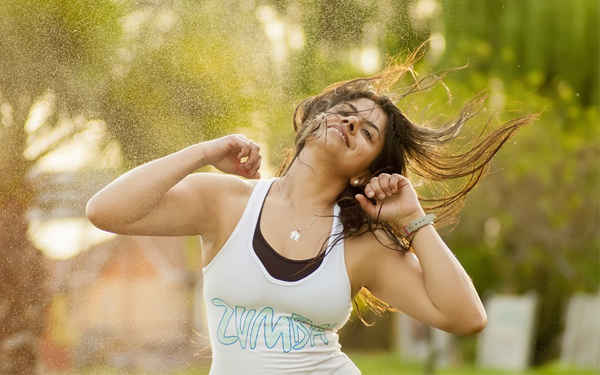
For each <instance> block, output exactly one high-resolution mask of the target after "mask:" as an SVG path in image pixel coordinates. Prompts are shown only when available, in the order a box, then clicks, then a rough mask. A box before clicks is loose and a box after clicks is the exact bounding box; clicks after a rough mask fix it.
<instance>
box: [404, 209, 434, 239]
mask: <svg viewBox="0 0 600 375" xmlns="http://www.w3.org/2000/svg"><path fill="white" fill-rule="evenodd" d="M433 219H435V215H434V214H429V215H425V216H423V217H422V218H419V219H417V220H413V221H411V222H410V223H408V224H406V225H405V226H403V227H402V234H403V235H404V237H409V236H410V235H411V234H414V233H415V232H416V231H417V230H419V228H422V227H424V226H425V225H427V224H433Z"/></svg>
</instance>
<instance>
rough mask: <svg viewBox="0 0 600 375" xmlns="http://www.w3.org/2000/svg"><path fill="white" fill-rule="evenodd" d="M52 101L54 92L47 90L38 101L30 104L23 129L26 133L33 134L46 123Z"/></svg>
mask: <svg viewBox="0 0 600 375" xmlns="http://www.w3.org/2000/svg"><path fill="white" fill-rule="evenodd" d="M53 102H54V94H52V93H50V92H48V93H46V95H44V96H43V97H42V98H41V99H40V101H38V102H37V103H35V104H34V105H32V106H31V110H30V111H29V114H28V116H27V120H26V121H25V131H26V132H27V134H33V133H34V132H35V131H37V130H38V129H39V128H40V127H41V126H42V125H44V124H45V123H46V120H47V119H48V116H50V114H51V113H52V103H53Z"/></svg>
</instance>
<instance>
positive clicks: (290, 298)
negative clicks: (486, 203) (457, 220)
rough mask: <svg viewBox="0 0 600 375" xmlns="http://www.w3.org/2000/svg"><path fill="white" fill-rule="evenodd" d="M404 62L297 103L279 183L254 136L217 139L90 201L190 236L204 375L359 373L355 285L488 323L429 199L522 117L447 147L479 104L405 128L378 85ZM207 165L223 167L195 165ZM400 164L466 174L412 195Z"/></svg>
mask: <svg viewBox="0 0 600 375" xmlns="http://www.w3.org/2000/svg"><path fill="white" fill-rule="evenodd" d="M412 60H414V55H413V56H412V57H411V59H409V60H408V61H407V62H406V63H405V64H403V65H392V66H390V67H389V68H388V69H387V70H386V71H384V72H383V73H381V74H379V75H377V76H374V77H371V78H366V79H356V80H351V81H347V82H341V83H338V84H335V85H332V86H330V87H328V88H326V89H325V90H324V91H323V92H322V93H320V94H319V95H317V96H315V97H311V98H308V99H306V100H305V101H304V102H302V103H301V104H300V105H299V106H298V107H297V108H296V112H295V114H294V120H293V121H294V127H295V129H296V133H297V136H296V141H295V149H294V152H293V153H291V154H290V157H289V159H288V161H287V162H286V163H285V164H284V166H283V167H282V169H281V170H280V172H279V176H280V177H279V178H274V179H269V180H259V179H260V173H259V167H260V164H261V155H260V147H259V145H257V144H256V143H254V142H253V141H251V140H248V139H247V138H245V137H244V136H243V135H228V136H226V137H223V138H219V139H214V140H211V141H208V142H202V143H199V144H195V145H193V146H190V147H188V148H186V149H183V150H181V151H179V152H176V153H174V154H171V155H168V156H166V157H163V158H160V159H158V160H155V161H152V162H150V163H147V164H145V165H142V166H140V167H137V168H135V169H133V170H131V171H129V172H127V173H126V174H124V175H123V176H121V177H119V178H118V179H117V180H115V181H114V182H112V183H111V184H110V185H108V186H107V187H105V188H104V189H103V190H101V191H100V192H99V193H98V194H96V195H95V196H94V197H93V198H92V199H91V200H90V202H89V203H88V206H87V214H88V216H89V218H90V220H91V221H92V222H93V223H94V224H95V225H96V226H97V227H99V228H101V229H104V230H107V231H111V232H115V233H120V234H128V235H150V236H187V235H201V237H202V257H203V264H204V277H205V281H204V295H205V299H206V305H207V310H208V323H209V334H210V338H211V346H212V351H213V362H212V367H211V374H237V373H239V374H283V373H286V374H287V373H302V374H305V373H323V374H359V373H360V371H359V370H358V369H357V368H356V367H355V366H354V365H353V364H352V362H351V361H350V360H349V359H348V358H347V357H346V356H345V355H344V354H343V353H342V352H341V351H340V346H339V344H338V336H337V330H338V329H339V328H341V327H342V326H343V325H344V324H345V323H346V321H347V320H348V318H349V316H350V312H351V310H352V301H353V299H354V298H355V297H357V296H358V295H359V294H360V295H362V296H364V297H366V298H367V299H368V301H370V302H371V303H372V305H373V306H374V307H376V308H377V307H379V308H390V309H391V308H393V309H396V310H399V311H402V312H403V313H405V314H407V315H409V316H412V317H413V318H415V319H417V320H419V321H421V322H423V323H425V324H428V325H431V326H433V327H437V328H439V329H442V330H445V331H448V332H451V333H455V334H461V335H470V334H475V333H478V332H480V331H481V330H482V329H483V328H484V327H485V324H486V314H485V311H484V308H483V306H482V303H481V301H480V299H479V297H478V295H477V292H476V290H475V288H474V287H473V284H472V282H471V280H470V278H469V276H468V275H467V273H466V272H465V270H464V269H463V268H462V267H461V265H460V263H459V262H458V261H457V259H456V258H455V257H454V255H453V254H452V252H451V251H450V249H448V247H447V246H446V245H445V244H444V242H443V240H442V239H441V238H440V236H439V235H438V233H437V231H436V229H435V228H434V227H433V225H430V224H432V222H433V216H434V215H432V214H430V213H428V212H426V209H427V211H432V212H433V211H434V212H436V213H437V214H438V216H439V217H440V218H449V217H450V216H451V215H450V214H451V213H452V212H454V211H456V209H457V207H458V205H459V203H460V201H461V200H462V198H464V196H465V194H466V193H467V192H468V191H469V190H470V189H471V188H472V187H473V186H474V185H475V183H476V182H477V180H478V179H479V177H480V176H481V174H482V172H483V170H484V169H485V166H486V165H487V163H488V162H489V160H490V158H491V156H492V155H493V154H494V153H495V152H496V151H497V150H498V149H499V148H500V146H501V145H502V144H503V143H504V142H505V141H506V140H507V139H508V138H509V137H510V136H511V135H512V134H513V133H514V132H515V131H517V130H518V129H519V128H520V127H521V126H522V125H523V124H525V123H528V122H530V121H531V120H532V119H533V117H525V118H522V119H519V120H516V121H514V122H512V123H508V124H505V125H503V126H501V127H500V128H499V129H498V130H496V131H495V132H494V133H492V134H491V135H490V136H488V137H487V138H485V139H483V140H481V141H479V142H478V143H477V144H476V145H475V146H474V147H472V148H471V149H470V150H468V151H467V152H463V153H460V154H450V153H446V152H445V151H444V150H445V148H444V147H445V145H446V144H447V143H448V142H449V141H450V140H452V139H453V138H454V137H455V136H456V134H457V133H458V131H459V130H460V128H461V126H462V125H463V124H464V122H465V121H467V120H468V119H469V118H471V117H472V116H473V112H475V109H476V108H477V105H478V104H479V103H480V102H481V101H482V100H483V98H481V97H479V98H477V99H476V100H475V101H474V102H472V103H470V104H469V105H467V107H466V108H465V110H464V111H463V113H462V114H461V116H460V117H459V118H458V119H457V120H456V121H454V122H452V123H450V124H448V125H447V126H444V127H441V128H439V129H428V128H425V127H420V126H417V125H415V124H413V123H411V122H410V121H409V120H408V119H407V118H406V117H405V116H404V115H403V114H402V112H401V111H400V110H399V109H398V107H397V106H396V105H395V104H394V101H393V100H392V98H391V97H390V96H389V93H390V92H392V91H391V90H392V88H393V87H394V85H396V84H397V82H398V80H399V79H400V78H402V76H403V75H404V74H406V72H408V71H410V68H409V66H410V65H411V63H412V62H413V61H412ZM428 78H431V77H428ZM427 86H428V84H427V83H426V82H425V81H420V82H416V83H415V84H414V85H412V86H411V87H409V88H408V90H407V91H409V92H410V91H415V90H419V89H422V88H424V87H427ZM374 87H375V88H374ZM207 165H212V166H213V167H215V168H217V169H218V170H220V171H222V172H225V174H211V173H194V172H195V171H197V170H198V169H199V168H202V167H204V166H207ZM409 171H410V172H412V173H413V174H414V175H417V176H421V177H423V178H425V179H428V180H433V181H445V180H448V179H453V178H460V177H464V176H467V177H468V176H470V177H471V178H470V180H468V181H467V182H466V183H465V184H464V186H462V188H461V189H459V190H458V191H457V192H455V193H450V194H447V195H446V196H444V197H443V198H439V199H438V198H435V197H433V198H432V197H429V198H423V197H419V196H418V195H417V193H416V192H415V189H414V188H413V186H412V184H411V182H410V181H409V180H408V179H407V177H406V175H407V174H408V172H409ZM232 175H234V176H232ZM237 176H241V177H243V178H244V179H242V178H239V177H237ZM419 198H422V199H419ZM421 202H423V204H424V205H423V206H422V205H421ZM426 204H428V205H426ZM394 250H396V251H394ZM383 301H385V302H383Z"/></svg>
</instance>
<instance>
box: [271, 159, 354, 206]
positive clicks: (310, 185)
mask: <svg viewBox="0 0 600 375" xmlns="http://www.w3.org/2000/svg"><path fill="white" fill-rule="evenodd" d="M301 156H304V155H302V154H301V155H299V157H298V158H297V159H296V160H295V161H294V162H293V163H292V165H291V166H290V169H289V170H288V172H287V173H286V174H285V176H283V177H282V178H281V181H280V183H281V187H282V189H283V194H284V195H285V197H286V198H287V199H288V200H289V201H290V202H291V204H292V205H293V207H294V210H302V211H304V212H305V213H311V214H315V215H323V214H325V215H326V214H330V213H331V212H332V210H333V207H334V205H335V202H336V198H337V197H338V196H339V194H340V193H341V192H342V191H343V190H344V188H345V186H346V184H347V183H348V181H347V180H346V179H344V178H339V177H337V178H336V177H335V175H334V174H333V173H331V171H328V170H321V169H320V168H319V167H317V166H319V165H323V163H313V162H311V161H310V160H305V158H301Z"/></svg>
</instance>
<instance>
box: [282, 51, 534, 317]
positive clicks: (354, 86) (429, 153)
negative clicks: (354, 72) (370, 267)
mask: <svg viewBox="0 0 600 375" xmlns="http://www.w3.org/2000/svg"><path fill="white" fill-rule="evenodd" d="M423 51H424V48H423V46H421V47H420V48H419V49H417V50H416V51H415V52H413V53H412V54H410V55H409V56H408V57H407V58H406V60H405V61H404V62H402V63H400V62H397V61H396V60H389V62H388V65H387V68H386V69H385V70H383V71H382V72H381V73H379V74H377V75H374V76H371V77H367V78H357V79H351V80H347V81H342V82H338V83H334V84H332V85H330V86H328V87H326V88H325V89H324V90H323V91H321V92H320V93H319V94H318V95H315V96H311V97H309V98H306V99H304V100H303V101H302V102H301V103H300V104H299V105H298V106H297V107H296V109H295V111H294V115H293V118H292V123H293V126H294V131H295V132H296V137H295V142H294V148H293V149H292V150H290V151H289V152H288V155H287V159H286V160H285V161H284V162H283V164H282V165H281V167H280V168H279V170H278V172H277V176H283V175H285V174H286V173H287V172H288V170H289V168H290V166H291V165H292V163H293V162H294V160H296V158H297V157H298V155H299V154H300V152H301V151H302V149H303V148H304V145H305V144H306V142H307V141H309V140H311V139H314V138H316V137H318V136H319V135H320V133H319V132H320V131H323V129H324V127H323V126H322V123H321V122H322V121H323V119H324V118H326V117H325V116H322V114H324V113H325V114H326V113H328V111H329V110H330V109H331V108H332V107H334V106H335V105H337V104H340V103H344V102H348V101H352V100H356V99H359V98H366V99H371V100H372V101H374V102H375V103H376V104H377V105H378V106H379V107H380V108H381V109H382V110H383V112H384V113H385V114H386V115H387V124H386V126H385V134H384V147H383V150H382V152H381V154H379V156H378V157H377V158H376V160H375V161H374V162H373V163H372V165H371V166H370V168H369V171H370V172H371V175H372V176H373V177H375V176H377V175H379V174H380V173H383V172H385V173H399V174H402V175H404V176H410V177H411V179H412V178H418V179H419V180H422V181H426V182H428V183H430V184H434V185H435V184H440V185H441V186H442V187H443V188H442V190H441V193H437V194H436V193H431V192H429V193H428V194H423V193H421V192H420V191H419V189H417V193H418V195H419V200H420V202H421V205H422V207H423V209H424V210H425V211H426V212H430V213H431V212H432V213H435V214H436V226H437V227H442V226H446V225H449V224H453V223H454V222H455V221H456V215H457V214H458V212H459V211H460V209H461V208H462V206H463V204H464V200H465V198H466V195H467V193H469V191H471V190H472V189H473V188H474V187H475V185H476V184H477V183H478V182H479V181H480V179H481V178H482V177H483V176H484V175H485V172H486V171H487V169H488V167H489V162H490V160H491V159H492V157H493V156H494V155H495V154H496V152H498V150H499V149H500V148H501V147H502V145H504V143H505V142H506V141H507V140H508V139H510V138H511V137H512V136H513V135H514V134H515V133H517V132H518V131H519V130H520V129H521V128H522V127H523V126H525V125H526V124H529V123H531V122H533V121H534V120H536V119H537V118H538V117H539V114H531V115H525V116H522V117H519V118H516V119H513V120H511V121H509V122H505V123H502V124H500V125H499V126H497V127H496V128H495V129H493V131H491V133H489V134H487V135H485V136H484V135H482V134H480V136H479V137H478V138H477V139H475V140H474V141H473V142H472V143H471V144H470V145H468V147H466V148H465V147H461V148H458V151H454V149H456V147H454V146H455V143H456V142H452V141H454V140H456V139H457V137H458V135H459V133H460V131H461V129H462V128H463V126H464V125H465V123H467V121H469V120H471V119H472V118H474V117H477V116H478V115H480V114H481V112H482V110H483V109H484V107H483V105H484V102H485V100H486V98H487V96H486V94H485V93H480V94H478V95H476V96H475V97H474V98H472V99H471V100H470V101H469V102H468V103H467V104H466V105H465V106H464V107H463V108H462V110H461V111H460V112H459V113H458V115H457V116H456V117H455V118H453V119H451V120H450V121H447V122H445V123H444V124H442V125H441V126H438V127H435V128H434V127H429V126H424V125H419V124H416V123H415V122H413V121H411V120H409V119H408V117H407V116H406V115H405V114H404V113H403V112H402V111H401V110H400V109H399V108H398V106H397V104H396V103H399V102H400V101H401V100H402V99H404V98H405V97H407V96H408V95H411V94H414V93H417V92H421V91H426V90H430V89H431V88H433V87H434V86H435V85H438V84H441V85H444V83H443V81H442V80H443V78H445V77H446V76H447V75H448V74H449V73H451V72H453V71H455V70H457V69H461V68H456V69H448V70H444V71H442V72H438V73H436V74H429V75H427V76H425V77H423V78H421V79H417V78H416V75H415V74H414V71H413V64H414V63H416V62H417V61H418V60H419V58H420V57H421V56H422V54H423V53H424V52H423ZM407 77H409V78H411V80H412V82H411V83H410V84H408V85H407V86H404V87H401V84H402V81H403V79H405V78H407ZM444 87H445V85H444ZM494 118H495V116H493V115H492V116H491V117H488V118H487V119H486V120H485V122H486V127H487V125H489V123H490V122H491V121H492V120H493V119H494ZM454 181H456V182H457V183H455V184H453V186H454V188H452V189H451V188H448V185H447V183H448V182H454ZM363 192H364V190H363V187H360V186H359V187H356V186H352V185H351V184H350V182H349V183H348V184H347V185H346V187H345V189H344V191H342V192H341V194H340V195H339V196H338V198H337V203H338V205H339V206H340V209H341V210H340V215H339V216H340V220H341V222H342V224H343V227H344V230H343V233H342V235H341V236H340V238H338V239H336V240H341V239H344V238H348V237H350V236H356V235H363V234H365V233H367V232H371V233H373V232H375V231H376V230H382V231H383V232H384V233H385V234H386V235H387V237H389V238H390V239H391V240H392V241H393V243H394V244H395V246H393V247H392V246H388V247H389V248H390V249H393V250H397V251H400V252H401V253H406V252H407V251H411V248H410V242H409V241H408V239H407V238H405V237H404V236H403V235H402V233H401V232H400V230H399V229H400V228H398V227H397V226H396V225H394V224H392V223H388V222H383V221H380V220H379V219H378V218H377V217H375V218H372V217H369V215H367V214H366V213H365V212H364V210H363V209H362V208H361V206H360V204H359V202H358V201H357V200H356V199H355V198H354V196H355V195H356V194H358V193H363ZM322 251H323V252H324V251H326V249H325V246H324V248H323V249H322ZM357 297H359V298H362V299H363V300H364V301H365V302H366V303H367V305H369V306H370V307H371V309H372V310H373V311H374V312H375V313H377V314H381V313H383V312H385V311H388V310H393V309H392V308H391V307H390V306H389V305H388V304H386V303H385V302H383V301H381V300H379V299H377V298H376V297H375V296H373V295H372V294H371V293H370V292H369V291H368V290H367V289H366V288H362V289H361V291H360V293H359V295H358V296H357ZM354 303H355V305H356V306H357V313H358V316H359V317H360V319H361V320H363V319H362V316H361V314H360V310H359V309H358V304H357V301H356V299H355V300H354ZM363 322H364V320H363Z"/></svg>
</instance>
